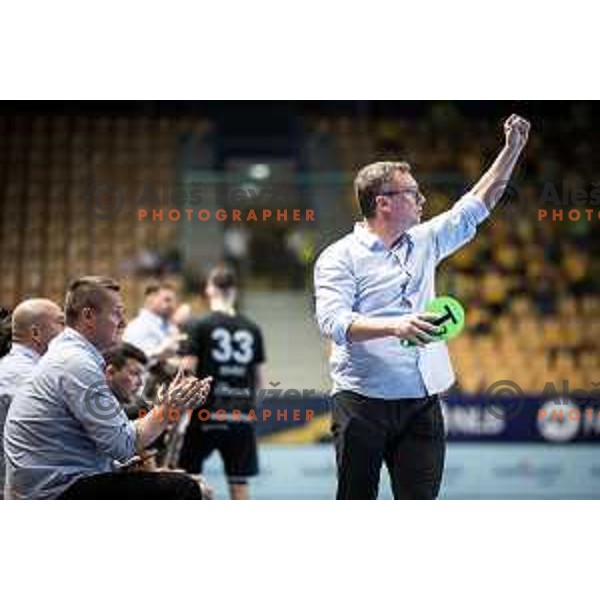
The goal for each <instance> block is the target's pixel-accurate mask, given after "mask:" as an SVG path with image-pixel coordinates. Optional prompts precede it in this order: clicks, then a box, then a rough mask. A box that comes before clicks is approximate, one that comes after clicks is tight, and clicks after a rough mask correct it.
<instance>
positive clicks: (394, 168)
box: [354, 161, 410, 219]
mask: <svg viewBox="0 0 600 600" xmlns="http://www.w3.org/2000/svg"><path fill="white" fill-rule="evenodd" d="M395 173H410V165H409V164H408V163H407V162H391V161H387V162H375V163H371V164H370V165H367V166H366V167H363V168H362V169H361V170H360V171H359V172H358V174H357V175H356V179H355V180H354V192H355V194H356V199H357V201H358V205H359V206H360V212H361V213H362V214H363V216H364V217H365V218H366V219H370V218H371V217H374V216H375V208H376V206H377V202H376V200H377V196H378V195H379V194H381V192H383V191H385V189H384V188H385V184H386V183H389V182H390V181H392V179H393V177H394V174H395Z"/></svg>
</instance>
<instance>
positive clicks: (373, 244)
mask: <svg viewBox="0 0 600 600" xmlns="http://www.w3.org/2000/svg"><path fill="white" fill-rule="evenodd" d="M354 236H355V237H356V239H357V240H358V241H359V242H360V243H361V244H364V245H365V246H366V247H367V248H369V249H370V250H375V249H382V248H383V249H385V248H386V245H385V244H384V243H383V240H382V239H381V238H380V237H379V236H378V235H376V234H375V233H373V232H372V231H369V228H368V227H367V223H366V221H359V222H358V223H355V224H354ZM405 240H406V241H407V242H408V243H409V244H411V243H412V238H411V235H410V233H408V231H405V232H404V233H403V234H401V235H400V236H398V239H396V241H395V242H394V243H393V244H392V247H391V248H390V250H394V249H396V248H398V247H399V246H400V245H402V244H403V243H404V241H405Z"/></svg>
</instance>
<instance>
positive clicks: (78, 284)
mask: <svg viewBox="0 0 600 600" xmlns="http://www.w3.org/2000/svg"><path fill="white" fill-rule="evenodd" d="M120 289H121V288H120V286H119V284H118V282H117V281H115V280H114V279H111V278H110V277H96V276H86V277H80V278H79V279H76V280H75V281H72V282H71V283H70V284H69V287H68V288H67V297H66V298H65V321H66V323H67V325H74V324H75V323H77V320H78V319H79V316H80V315H81V312H82V311H83V309H84V308H92V309H94V310H95V311H101V310H102V308H103V306H104V304H105V303H106V300H107V298H108V296H109V292H118V291H120Z"/></svg>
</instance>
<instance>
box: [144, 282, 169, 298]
mask: <svg viewBox="0 0 600 600" xmlns="http://www.w3.org/2000/svg"><path fill="white" fill-rule="evenodd" d="M160 290H169V291H171V292H174V291H176V290H175V286H174V285H173V284H172V283H169V282H168V281H160V282H154V283H150V284H148V285H147V286H146V289H145V290H144V296H145V297H146V298H147V297H148V296H152V294H156V292H160Z"/></svg>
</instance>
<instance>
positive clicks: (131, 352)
mask: <svg viewBox="0 0 600 600" xmlns="http://www.w3.org/2000/svg"><path fill="white" fill-rule="evenodd" d="M102 356H103V357H104V361H105V362H106V366H107V367H108V366H109V365H112V366H113V367H115V368H116V369H117V370H119V371H120V370H121V369H122V368H123V367H124V366H125V365H126V364H127V360H128V359H133V360H137V362H139V363H141V364H142V365H144V366H146V365H147V364H148V357H147V356H146V354H145V353H144V351H143V350H140V349H139V348H138V347H137V346H134V345H133V344H128V343H127V342H121V343H120V344H115V345H114V346H111V347H110V348H109V349H108V350H107V351H106V352H104V354H103V355H102Z"/></svg>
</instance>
